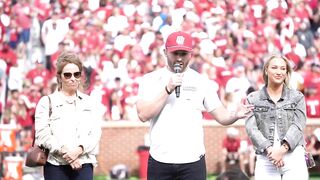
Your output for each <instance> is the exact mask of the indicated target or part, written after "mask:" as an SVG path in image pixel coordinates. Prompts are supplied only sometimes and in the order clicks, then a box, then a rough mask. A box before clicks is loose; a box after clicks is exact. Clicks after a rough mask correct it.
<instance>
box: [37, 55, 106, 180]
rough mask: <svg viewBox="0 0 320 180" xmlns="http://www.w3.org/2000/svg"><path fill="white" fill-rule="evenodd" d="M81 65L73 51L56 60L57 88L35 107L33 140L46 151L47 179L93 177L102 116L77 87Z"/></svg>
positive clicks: (45, 167) (88, 97)
mask: <svg viewBox="0 0 320 180" xmlns="http://www.w3.org/2000/svg"><path fill="white" fill-rule="evenodd" d="M82 68H83V66H82V62H81V60H80V58H79V57H78V56H77V55H76V54H74V53H71V52H64V53H62V54H61V55H60V56H59V57H58V60H57V75H56V77H57V81H58V90H57V91H55V92H54V93H52V94H50V95H49V96H44V97H42V98H41V99H40V101H39V102H38V105H37V107H36V114H35V130H36V134H35V136H36V141H35V143H36V144H37V145H41V146H43V147H45V148H47V149H48V150H49V156H48V160H47V163H46V165H45V166H44V178H45V179H46V180H51V179H52V180H53V179H59V180H70V179H73V180H88V179H93V166H95V165H96V164H97V160H96V157H95V156H96V154H97V150H98V144H99V140H100V136H101V127H100V120H101V117H99V113H97V112H95V110H97V109H98V108H96V107H95V103H94V102H93V101H92V99H91V98H90V96H88V95H86V94H83V93H81V92H80V91H79V90H78V88H79V87H80V83H81V72H82ZM50 107H51V110H52V111H51V112H52V113H49V110H50Z"/></svg>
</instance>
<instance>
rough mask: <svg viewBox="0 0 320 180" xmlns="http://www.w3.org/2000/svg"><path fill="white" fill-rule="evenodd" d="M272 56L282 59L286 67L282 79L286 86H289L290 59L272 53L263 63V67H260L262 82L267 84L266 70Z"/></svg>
mask: <svg viewBox="0 0 320 180" xmlns="http://www.w3.org/2000/svg"><path fill="white" fill-rule="evenodd" d="M274 58H280V59H283V60H284V61H285V63H286V68H287V72H286V74H287V76H286V78H285V80H284V84H285V85H286V86H287V87H290V84H289V82H290V77H291V73H292V71H293V69H292V65H291V64H290V61H289V59H288V58H286V57H285V56H282V55H277V54H274V55H271V56H270V57H269V58H268V59H267V61H266V62H265V63H264V65H263V69H262V73H263V80H264V83H265V84H266V86H268V75H267V73H266V70H267V68H268V67H269V64H270V61H271V60H272V59H274Z"/></svg>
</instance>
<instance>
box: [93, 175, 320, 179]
mask: <svg viewBox="0 0 320 180" xmlns="http://www.w3.org/2000/svg"><path fill="white" fill-rule="evenodd" d="M216 177H217V176H215V175H209V176H208V178H207V180H215V179H216ZM94 180H111V179H110V178H109V177H106V176H96V177H94ZM128 180H139V178H137V177H130V178H129V179H128ZM251 180H254V178H251ZM309 180H320V174H318V175H312V176H310V178H309Z"/></svg>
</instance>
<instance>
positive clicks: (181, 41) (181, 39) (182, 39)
mask: <svg viewBox="0 0 320 180" xmlns="http://www.w3.org/2000/svg"><path fill="white" fill-rule="evenodd" d="M176 43H177V44H179V45H183V44H184V37H183V36H177V39H176Z"/></svg>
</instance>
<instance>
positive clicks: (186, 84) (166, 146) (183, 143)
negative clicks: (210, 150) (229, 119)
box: [138, 68, 222, 163]
mask: <svg viewBox="0 0 320 180" xmlns="http://www.w3.org/2000/svg"><path fill="white" fill-rule="evenodd" d="M171 73H172V72H170V71H169V70H168V69H167V68H162V69H159V70H156V71H154V72H151V73H148V74H146V75H145V76H143V78H142V80H141V82H140V87H139V95H138V96H139V99H145V100H147V99H153V98H154V97H155V96H157V95H158V94H159V93H160V92H161V91H163V90H164V88H165V86H166V85H167V83H168V81H169V78H170V76H171ZM183 73H184V76H183V83H182V86H181V87H180V97H179V98H177V97H176V94H175V93H174V92H173V93H172V94H171V95H170V96H169V97H168V99H167V102H166V105H165V106H164V108H163V110H162V111H161V113H160V114H159V115H158V116H156V117H154V118H153V119H151V120H150V124H151V127H150V154H151V156H152V157H153V158H154V159H155V160H157V161H160V162H164V163H190V162H195V161H198V160H199V159H200V157H201V156H202V155H204V153H205V147H204V140H203V138H204V137H203V127H202V111H203V110H206V111H208V112H210V111H212V110H214V109H215V108H217V107H219V106H221V105H222V104H221V101H220V99H219V97H218V95H217V93H216V91H215V90H214V86H210V85H211V83H210V81H209V79H207V78H205V77H204V76H202V75H200V74H199V73H198V72H196V71H194V70H192V69H190V68H187V70H186V71H185V72H183Z"/></svg>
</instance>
